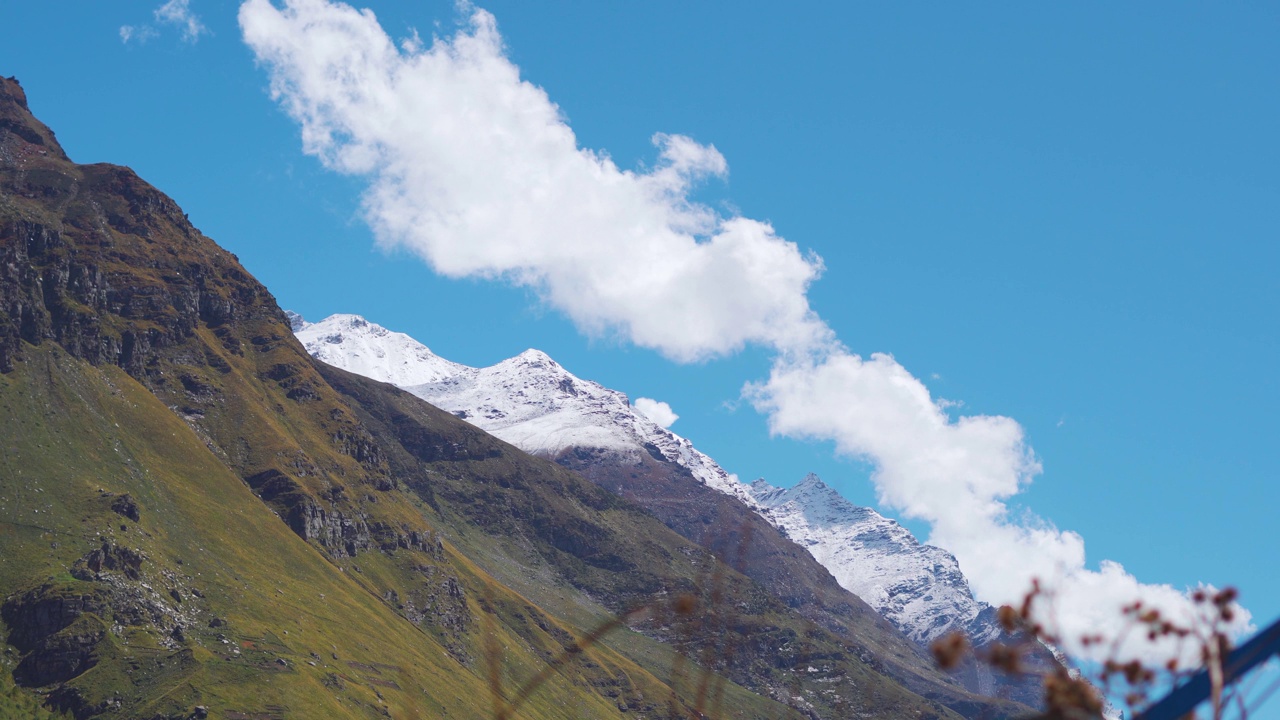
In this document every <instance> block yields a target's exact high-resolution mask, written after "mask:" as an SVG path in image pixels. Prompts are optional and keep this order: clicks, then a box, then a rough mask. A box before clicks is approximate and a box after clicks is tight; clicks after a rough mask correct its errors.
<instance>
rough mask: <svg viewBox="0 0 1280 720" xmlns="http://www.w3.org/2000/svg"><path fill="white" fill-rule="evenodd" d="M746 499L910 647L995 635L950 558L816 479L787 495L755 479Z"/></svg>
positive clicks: (986, 607)
mask: <svg viewBox="0 0 1280 720" xmlns="http://www.w3.org/2000/svg"><path fill="white" fill-rule="evenodd" d="M751 493H752V495H753V496H754V498H755V500H756V501H757V503H758V504H759V507H760V512H761V513H762V514H763V515H764V516H765V517H766V518H768V519H769V521H770V522H772V523H773V524H774V525H776V526H778V527H780V528H782V529H783V530H785V531H786V533H787V536H788V537H790V538H791V539H792V540H793V541H795V542H796V543H797V544H799V545H801V546H803V547H805V548H807V549H808V550H809V552H810V553H811V554H812V555H813V556H814V558H816V559H817V561H818V562H819V563H821V564H822V565H823V566H824V567H826V568H827V570H829V571H830V572H831V574H832V575H834V576H835V578H836V581H837V582H839V583H840V585H841V586H842V587H844V588H845V589H846V590H848V591H850V592H852V593H853V594H855V595H857V596H858V597H860V598H862V599H863V600H864V601H866V603H867V604H868V605H870V606H871V607H873V608H875V609H876V610H878V611H879V612H880V614H882V615H884V616H885V617H886V618H888V619H889V621H890V622H892V623H893V624H894V625H897V626H898V629H900V630H902V632H903V633H904V634H905V635H906V636H907V637H909V638H911V639H912V640H915V641H916V642H918V643H921V644H924V645H927V644H928V643H930V642H932V641H933V640H936V639H937V638H939V637H941V636H942V635H945V634H946V633H948V632H951V631H952V630H956V629H963V630H966V631H967V632H968V633H969V635H970V637H971V638H972V640H973V641H974V643H975V644H979V645H980V644H982V643H984V642H987V641H989V640H992V639H994V638H995V637H996V636H997V635H998V634H999V628H998V627H997V626H996V625H995V623H994V622H992V620H993V619H994V618H993V612H992V611H991V610H990V606H989V605H987V604H986V603H980V602H978V601H977V600H975V599H974V597H973V592H972V590H970V588H969V582H968V580H966V579H965V577H964V574H963V573H961V572H960V565H959V563H957V562H956V559H955V557H954V556H953V555H952V554H951V553H949V552H947V551H946V550H943V549H942V548H938V547H934V546H932V545H923V544H921V543H920V541H918V540H916V538H915V536H914V535H912V534H911V532H910V531H909V530H907V529H906V528H904V527H902V526H901V525H899V524H898V523H897V522H896V521H894V520H890V519H888V518H886V517H884V516H882V515H880V514H879V513H877V512H876V511H875V510H872V509H871V508H866V507H860V506H858V505H854V504H853V503H851V502H849V501H848V500H845V499H844V498H843V497H841V496H840V494H839V493H837V492H836V491H835V490H834V489H833V488H831V487H830V486H828V485H827V484H826V483H824V482H822V480H821V479H819V478H818V476H817V475H812V474H811V475H809V476H808V477H806V478H805V479H804V480H803V481H801V482H800V483H799V484H797V485H796V486H795V487H793V488H789V489H784V488H777V487H774V486H772V485H770V484H769V483H767V482H765V481H764V480H757V481H755V482H754V483H752V484H751Z"/></svg>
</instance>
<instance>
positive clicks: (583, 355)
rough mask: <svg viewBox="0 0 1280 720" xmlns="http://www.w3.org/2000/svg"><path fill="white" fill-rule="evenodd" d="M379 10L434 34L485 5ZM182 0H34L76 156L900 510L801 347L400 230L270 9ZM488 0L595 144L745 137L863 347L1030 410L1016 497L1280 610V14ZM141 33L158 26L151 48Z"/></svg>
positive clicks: (253, 260) (295, 288) (10, 15)
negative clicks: (598, 307) (648, 343)
mask: <svg viewBox="0 0 1280 720" xmlns="http://www.w3.org/2000/svg"><path fill="white" fill-rule="evenodd" d="M369 4H370V5H372V6H373V7H374V9H375V11H376V12H377V16H378V19H379V21H380V22H381V24H382V27H383V28H385V29H386V31H387V32H388V33H390V34H391V35H392V36H393V37H395V38H397V39H400V38H404V37H407V36H408V35H409V34H410V33H411V32H412V30H413V29H416V30H417V31H418V32H419V33H420V35H421V37H422V38H423V39H424V41H426V42H427V43H428V44H429V43H430V38H431V37H432V36H433V35H440V36H443V37H448V36H450V35H452V33H454V32H455V31H456V29H457V27H458V21H459V18H460V15H459V13H458V12H457V11H456V9H455V8H454V6H453V5H452V4H451V3H446V2H429V3H428V2H424V3H387V2H380V3H369ZM157 5H159V2H129V3H110V4H107V3H90V2H82V3H72V4H70V5H59V6H55V5H53V4H49V3H31V4H24V5H22V6H18V5H15V4H12V3H10V4H8V5H6V7H5V8H4V9H3V10H0V74H4V75H15V76H17V77H18V78H19V79H20V80H21V81H22V83H23V85H24V87H25V88H26V89H27V92H28V96H29V98H30V101H31V105H32V108H33V109H34V110H35V112H36V113H37V114H38V116H39V117H41V118H42V119H43V120H45V121H46V122H47V123H48V124H49V125H51V126H52V127H53V128H54V130H55V131H57V133H58V136H59V138H60V140H61V141H62V143H63V145H64V146H65V147H66V149H67V151H68V153H69V154H70V155H71V156H72V158H73V159H76V160H77V161H80V162H96V161H107V162H115V163H119V164H125V165H129V166H131V167H133V168H134V169H135V170H137V171H138V172H139V173H140V174H141V175H142V176H143V177H144V178H146V179H147V180H149V181H151V182H152V183H154V184H156V185H157V186H159V187H160V188H161V189H162V190H164V191H165V192H167V193H169V194H170V195H172V196H173V197H174V198H175V199H176V200H178V202H179V203H180V204H182V206H183V207H184V208H185V209H186V210H187V211H188V212H189V214H190V216H191V218H192V221H193V222H194V223H195V224H196V225H197V226H198V227H200V228H201V229H202V230H203V231H204V232H205V233H206V234H208V235H210V236H211V237H213V238H214V239H215V240H217V241H218V242H219V243H221V244H222V245H223V246H224V247H227V248H228V249H230V250H231V251H232V252H235V253H236V254H237V255H238V256H239V257H240V258H241V260H242V261H243V262H244V264H245V265H246V266H247V267H248V269H249V270H250V271H251V272H253V273H254V274H255V275H256V276H257V277H258V278H259V279H261V280H262V281H263V282H265V283H266V284H267V286H268V287H269V288H271V290H272V291H273V292H274V293H275V295H276V296H277V298H278V300H279V301H280V303H281V304H282V305H283V306H285V307H288V308H292V309H294V310H297V311H299V312H301V313H302V314H303V315H305V316H307V317H309V318H312V319H318V318H320V317H323V316H325V315H327V314H329V313H333V312H356V313H360V314H363V315H365V316H366V317H369V318H370V319H372V320H374V321H376V322H379V323H381V324H383V325H386V326H388V327H391V328H393V329H397V330H401V331H404V332H408V333H409V334H411V335H413V336H414V337H416V338H418V339H420V340H422V341H423V342H425V343H427V344H428V345H429V346H431V347H432V348H433V349H434V350H436V351H437V352H438V353H440V354H442V355H444V356H445V357H448V358H450V359H452V360H455V361H459V362H464V363H467V364H472V365H484V364H489V363H492V362H496V361H498V360H500V359H503V358H505V357H508V356H510V355H513V354H515V353H517V352H519V351H521V350H523V349H525V348H526V347H538V348H541V349H543V350H545V351H547V352H548V353H550V354H551V355H552V356H553V357H555V358H557V359H558V360H560V362H561V363H562V364H564V365H565V366H566V367H568V368H569V369H570V370H572V371H573V372H575V373H576V374H578V375H579V376H582V377H585V378H590V379H595V380H598V381H600V382H602V383H604V384H605V385H608V386H611V387H615V388H618V389H621V390H624V391H626V392H628V393H630V394H631V395H632V396H633V397H636V396H646V397H652V398H657V399H659V400H664V401H667V402H669V403H670V404H671V406H672V407H673V409H674V410H675V411H676V412H677V413H679V415H680V420H679V421H678V422H677V423H676V424H675V425H674V426H673V427H672V429H673V430H675V431H676V432H679V433H681V434H683V435H685V436H686V437H689V438H691V439H692V440H693V441H694V442H695V443H696V444H697V445H698V447H699V448H701V449H703V450H704V451H705V452H707V453H708V454H710V455H711V456H713V457H714V458H716V459H717V460H719V461H720V462H721V463H722V464H723V465H724V466H725V467H726V468H727V469H728V470H730V471H731V472H735V473H738V474H739V475H740V476H742V477H743V478H746V479H750V478H754V477H757V476H765V477H766V478H767V479H769V480H770V481H771V482H773V483H775V484H791V483H792V482H794V481H796V480H798V479H799V478H800V477H802V476H803V475H804V474H805V473H806V472H810V471H816V472H818V473H819V474H820V475H822V476H823V477H824V479H826V480H827V481H828V482H829V483H831V484H832V485H834V486H836V487H837V488H839V489H840V490H841V491H842V492H843V493H844V494H845V495H846V496H847V497H849V498H850V499H852V500H854V501H855V502H860V503H864V504H875V501H876V495H875V490H874V488H873V486H872V484H871V483H870V482H868V477H869V473H870V468H869V467H868V466H867V465H866V464H864V463H859V462H857V461H852V460H848V459H843V458H840V457H838V456H837V455H836V453H835V452H834V444H833V443H832V442H831V441H817V442H815V441H804V440H794V439H788V438H770V435H769V430H768V424H767V419H766V417H765V416H764V415H762V414H761V413H758V412H756V411H755V410H753V409H752V407H751V405H750V404H749V403H747V402H743V401H742V400H741V399H740V391H741V388H742V385H743V384H744V383H745V382H748V381H760V380H763V379H765V378H767V377H768V375H769V372H770V367H771V363H772V361H773V353H772V352H771V351H770V350H768V349H767V348H762V347H759V346H753V347H749V348H748V349H746V350H744V351H742V352H738V353H735V354H732V355H729V356H727V357H720V358H715V359H710V360H705V361H703V362H699V363H692V364H678V363H673V362H671V361H669V360H667V359H664V358H663V357H662V356H661V355H660V354H659V353H657V352H654V351H653V350H651V349H645V348H637V347H635V346H633V345H632V344H630V343H629V342H627V340H626V338H625V337H622V336H619V335H616V334H615V335H606V336H604V337H594V338H592V337H586V336H584V335H583V334H582V333H581V332H579V330H578V329H576V328H575V326H574V325H573V324H572V323H571V322H570V321H569V320H568V319H566V317H565V315H564V313H562V312H560V311H559V310H557V309H556V308H554V307H551V306H549V305H548V304H546V303H544V302H541V301H540V300H539V298H538V296H537V295H536V294H535V293H534V292H532V291H530V290H528V289H520V288H512V287H510V286H508V285H506V284H503V283H497V282H490V281H485V280H479V279H447V278H443V277H440V276H438V275H436V274H434V273H433V272H432V271H431V270H430V269H429V268H428V267H427V265H425V264H424V263H423V262H421V261H420V260H419V259H417V258H416V257H414V256H413V255H412V254H410V253H409V252H407V251H405V250H403V249H402V250H398V251H391V252H385V251H382V250H379V249H377V248H376V247H375V239H374V235H373V233H372V231H371V230H370V229H369V227H368V225H367V224H366V223H365V222H364V220H363V219H362V214H361V209H360V195H361V193H362V192H363V191H364V189H365V187H366V184H365V182H364V181H363V180H362V179H361V178H359V177H353V176H349V175H342V174H339V173H334V172H332V171H330V170H327V169H325V168H324V167H322V165H321V163H320V162H318V161H317V159H316V158H315V157H313V156H308V155H305V154H304V153H303V152H302V148H301V144H300V142H299V127H298V124H297V123H296V122H295V121H294V120H292V119H291V118H290V117H289V116H288V115H286V113H285V112H283V111H282V110H281V108H280V106H279V105H278V104H277V103H276V102H274V101H273V100H272V99H271V98H270V97H269V95H268V92H267V86H268V83H269V80H270V78H269V74H268V70H267V69H266V68H264V67H263V66H260V65H257V64H255V59H254V53H253V51H252V50H251V49H250V48H249V47H247V46H246V44H245V42H244V41H243V39H242V36H241V31H240V28H239V27H238V26H237V21H236V12H237V9H238V7H237V6H238V4H237V3H230V2H225V3H223V2H200V1H199V0H193V2H192V3H191V5H190V9H191V11H193V12H194V13H196V14H197V15H198V17H199V20H200V22H201V23H202V24H203V26H204V27H203V31H202V32H200V33H198V34H197V35H196V36H195V38H194V41H191V39H190V38H188V37H185V36H184V27H185V26H182V25H180V24H177V23H166V22H163V21H161V20H159V19H158V18H157V17H156V16H155V15H154V10H155V8H156V6H157ZM481 7H483V8H484V9H486V10H488V11H490V12H492V13H493V15H494V16H495V17H496V19H497V23H498V29H499V30H500V32H501V33H502V37H503V40H504V41H505V43H506V53H507V57H508V58H509V60H510V62H511V63H513V64H514V65H516V66H518V67H519V69H520V72H521V76H522V77H523V78H524V79H525V80H528V81H529V82H531V83H533V84H535V85H537V86H540V87H542V88H543V89H545V91H546V93H547V95H548V96H549V97H550V98H551V100H552V101H553V102H555V103H556V104H557V105H558V106H559V108H560V110H561V112H562V113H563V115H564V116H565V117H566V118H567V122H568V124H569V125H570V126H571V127H572V129H573V132H574V133H575V134H576V136H577V142H578V144H579V145H580V146H581V147H584V148H591V149H595V150H599V151H604V152H607V154H608V155H609V156H610V157H611V158H612V159H613V161H614V162H616V163H617V165H618V166H619V167H621V168H624V169H628V168H651V167H654V166H655V165H656V164H657V163H658V158H657V153H656V151H655V148H654V147H653V145H652V144H651V142H650V138H651V136H652V135H653V134H654V133H656V132H665V133H673V134H682V135H687V136H689V137H691V138H693V139H694V140H696V141H697V142H699V143H703V144H713V145H714V146H715V148H716V149H717V150H718V151H719V152H720V153H721V154H722V155H723V157H724V158H725V159H726V160H727V163H728V175H727V177H726V178H724V179H716V178H710V179H708V180H706V181H704V182H702V183H701V184H699V185H698V186H697V190H696V191H695V195H694V198H695V199H697V200H699V201H701V202H703V203H705V204H707V205H708V206H710V207H712V208H715V209H716V210H717V211H719V212H720V213H722V214H723V215H726V216H732V215H742V216H744V217H748V218H755V219H759V220H767V221H768V222H770V223H771V224H772V226H773V228H774V229H775V230H776V231H777V233H778V234H779V235H781V236H783V237H785V238H786V239H787V240H789V241H791V242H793V243H796V244H797V245H798V246H799V247H800V248H801V249H802V250H812V251H814V252H816V253H817V254H818V255H820V256H821V257H822V258H823V260H824V262H825V273H824V274H823V276H822V277H821V279H819V280H818V281H817V282H815V283H814V284H813V285H812V286H811V288H810V289H809V292H808V300H809V302H810V304H811V306H812V308H813V309H814V310H815V311H816V312H817V313H818V314H819V315H820V316H821V317H822V318H823V319H824V320H825V322H826V323H827V325H829V326H830V328H831V329H832V330H833V331H834V332H835V333H836V335H838V337H839V338H840V340H841V341H842V342H843V343H844V344H845V345H846V346H847V347H848V349H849V350H851V351H852V352H854V353H858V354H861V355H863V356H867V355H869V354H870V353H873V352H884V353H890V354H892V355H893V357H894V358H895V359H896V360H897V362H898V363H900V364H901V366H902V367H904V368H906V369H907V370H908V371H910V373H911V374H913V375H914V376H915V377H916V378H918V379H919V380H920V381H921V382H922V383H923V384H924V385H925V386H927V387H928V389H929V390H930V391H931V392H932V394H933V396H934V397H935V398H945V399H948V400H953V401H958V402H961V403H963V405H962V406H960V407H958V408H952V409H951V410H950V411H949V412H950V413H951V414H952V415H953V416H955V417H959V416H961V415H975V414H989V415H1000V416H1007V417H1009V418H1012V419H1014V420H1016V421H1017V423H1019V424H1020V425H1021V427H1022V429H1023V430H1024V431H1025V439H1026V443H1027V445H1029V446H1030V447H1032V448H1034V452H1035V455H1036V457H1037V458H1038V459H1039V461H1040V463H1041V465H1042V466H1043V472H1042V473H1040V474H1039V475H1037V476H1036V477H1035V478H1034V481H1033V482H1031V484H1030V485H1029V486H1028V487H1027V489H1026V490H1025V491H1023V492H1022V493H1020V494H1018V495H1015V496H1014V497H1013V498H1012V499H1010V501H1009V502H1010V504H1011V506H1012V508H1013V511H1014V513H1015V514H1016V513H1018V512H1021V511H1023V510H1027V511H1029V512H1033V513H1035V514H1036V515H1038V516H1039V517H1041V518H1043V519H1047V520H1049V521H1051V522H1052V523H1054V524H1055V525H1056V526H1057V527H1058V528H1061V529H1064V530H1073V531H1076V532H1078V533H1079V534H1080V535H1081V536H1082V537H1083V538H1084V540H1085V543H1086V546H1087V552H1088V557H1089V560H1090V566H1092V567H1096V563H1097V562H1098V561H1100V560H1102V559H1104V558H1106V559H1113V560H1116V561H1118V562H1121V563H1123V564H1124V566H1125V568H1126V569H1127V570H1128V571H1129V572H1131V573H1133V574H1134V575H1135V576H1137V578H1138V579H1140V580H1142V581H1143V582H1146V583H1170V584H1173V585H1174V586H1177V587H1183V586H1187V585H1192V584H1195V583H1196V582H1201V581H1204V582H1212V583H1215V584H1218V585H1223V584H1235V585H1237V586H1239V587H1240V588H1241V590H1242V591H1243V600H1244V603H1245V605H1246V606H1248V607H1249V608H1250V609H1251V610H1252V611H1253V613H1254V618H1255V622H1258V623H1267V622H1270V620H1271V619H1273V618H1275V617H1276V616H1277V615H1280V580H1277V579H1276V574H1275V573H1274V572H1273V571H1272V570H1271V568H1272V565H1273V563H1274V557H1275V555H1276V550H1277V548H1278V547H1280V543H1277V540H1276V537H1275V533H1274V530H1273V525H1272V522H1273V521H1272V517H1273V515H1274V512H1275V508H1276V498H1277V496H1278V495H1277V491H1276V489H1275V481H1276V479H1277V478H1278V477H1280V472H1278V470H1280V460H1277V456H1276V453H1275V452H1274V448H1275V444H1276V443H1275V438H1276V437H1277V436H1278V435H1280V421H1278V420H1277V415H1276V411H1275V408H1276V407H1277V405H1278V402H1277V401H1278V400H1280V383H1278V381H1277V379H1276V368H1277V367H1280V362H1278V361H1280V323H1278V322H1277V312H1276V310H1277V308H1280V283H1277V282H1276V280H1275V274H1276V271H1277V269H1280V250H1277V243H1276V239H1277V231H1278V230H1280V176H1278V172H1277V168H1280V139H1278V138H1277V133H1276V131H1275V129H1276V128H1277V127H1280V46H1277V45H1276V43H1275V42H1274V38H1275V37H1276V36H1277V31H1280V10H1277V9H1276V8H1275V7H1274V6H1263V5H1261V4H1254V5H1237V6H1233V7H1225V8H1224V7H1209V6H1205V5H1202V4H1201V5H1196V4H1181V5H1166V4H1162V5H1159V6H1156V5H1154V4H1137V3H1135V4H1129V5H1125V6H1115V5H1109V4H1103V3H1081V4H1073V5H1071V6H1066V7H1061V8H1050V7H1046V6H1044V5H1016V4H1012V3H1002V4H990V5H987V6H984V7H972V6H969V7H963V8H961V7H943V6H924V5H894V6H891V5H889V4H866V5H858V4H852V3H847V4H846V3H831V4H826V5H819V4H814V5H807V6H801V7H792V8H791V9H790V12H787V13H779V12H778V11H777V9H776V6H773V5H769V4H764V3H731V4H728V3H702V4H685V3H661V2H651V3H558V4H555V5H553V6H551V7H536V8H535V7H534V6H533V4H530V3H515V2H490V3H483V4H482V5H481ZM124 25H129V26H132V27H134V28H143V27H144V26H148V27H151V28H152V29H153V30H154V35H153V36H151V37H149V38H143V39H140V35H138V34H135V35H134V37H133V38H132V39H131V40H130V41H129V42H123V41H122V39H121V34H120V28H121V27H122V26H124ZM140 32H141V31H140ZM143 40H145V41H143ZM895 514H896V513H895ZM906 524H907V525H908V526H909V527H912V528H913V529H915V530H917V532H918V534H920V535H921V536H926V535H928V534H929V532H930V524H929V523H927V522H924V521H922V520H916V521H912V520H907V522H906Z"/></svg>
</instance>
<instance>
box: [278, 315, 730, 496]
mask: <svg viewBox="0 0 1280 720" xmlns="http://www.w3.org/2000/svg"><path fill="white" fill-rule="evenodd" d="M290 321H291V323H292V324H293V326H294V333H295V334H296V335H297V337H298V339H299V340H301V341H302V344H303V346H304V347H306V349H307V352H309V353H311V355H312V356H313V357H315V358H316V359H318V360H321V361H323V362H325V363H328V364H329V365H333V366H335V367H339V368H342V369H343V370H347V371H350V372H353V373H356V374H358V375H364V376H365V377H369V378H373V379H374V380H380V381H382V382H387V383H391V384H392V385H396V386H398V387H400V388H403V389H404V390H407V391H408V392H411V393H413V394H414V395H417V396H418V397H420V398H422V399H424V400H426V401H427V402H429V403H431V404H432V405H435V406H436V407H438V408H441V409H443V410H447V411H448V412H451V413H454V414H455V415H457V416H458V417H461V418H463V419H464V420H466V421H468V422H470V423H471V424H472V425H475V426H476V427H479V428H480V429H482V430H484V431H486V432H488V433H491V434H493V435H495V436H497V437H499V438H502V439H503V440H506V441H507V442H509V443H511V444H512V445H515V446H516V447H518V448H520V449H522V450H524V451H525V452H529V453H533V454H535V455H554V454H556V453H557V452H559V451H562V450H565V449H567V448H578V447H585V448H598V449H603V450H611V451H615V452H620V453H626V454H637V453H648V452H649V448H651V447H652V448H654V449H656V450H657V451H658V453H660V454H661V455H662V456H663V457H664V458H666V459H667V460H669V461H671V462H674V463H677V464H679V465H681V466H683V467H685V468H687V469H688V470H689V471H690V472H691V473H692V474H693V476H694V477H695V478H697V479H698V480H700V481H702V482H703V483H705V484H707V485H709V486H710V487H712V488H714V489H716V490H719V491H721V492H723V493H726V494H728V495H732V496H734V497H737V498H739V499H740V500H742V501H743V502H745V503H747V504H748V505H750V506H752V507H755V504H754V500H752V499H751V493H750V492H748V490H747V488H746V486H745V485H744V484H742V483H741V482H739V481H738V478H737V476H735V475H730V474H729V473H727V472H725V471H724V469H722V468H721V467H720V466H719V465H717V464H716V463H715V461H713V460H712V459H711V458H709V457H707V456H706V455H704V454H703V453H701V452H699V451H698V450H697V449H695V448H694V447H693V444H692V443H690V442H689V441H688V440H686V439H684V438H682V437H680V436H679V435H676V434H675V433H673V432H671V431H670V430H667V429H665V428H663V427H661V426H660V425H658V424H657V423H655V422H653V421H652V420H650V419H649V418H648V417H646V416H645V415H644V414H643V413H641V412H639V411H638V410H637V409H636V408H635V407H634V406H633V405H631V403H630V402H629V400H628V398H627V396H626V395H625V394H624V393H621V392H618V391H616V390H610V389H608V388H606V387H604V386H602V385H600V384H599V383H595V382H591V381H589V380H582V379H581V378H578V377H576V376H574V375H573V374H572V373H570V372H569V371H567V370H565V369H564V368H563V367H561V366H560V364H559V363H557V362H556V361H555V360H552V359H551V358H550V357H548V356H547V354H546V353H544V352H542V351H541V350H526V351H524V352H523V353H520V354H519V355H517V356H515V357H513V358H510V359H507V360H504V361H502V362H500V363H498V364H496V365H491V366H489V367H485V368H473V367H468V366H466V365H460V364H458V363H454V362H450V361H448V360H445V359H444V358H441V357H440V356H438V355H436V354H435V353H432V352H431V350H430V349H428V348H427V346H425V345H423V344H422V343H420V342H418V341H416V340H414V339H413V338H411V337H409V336H408V335H405V334H404V333H397V332H392V331H390V330H387V329H386V328H384V327H382V326H381V325H378V324H376V323H372V322H369V321H368V320H365V319H364V318H362V317H360V316H359V315H331V316H330V317H327V318H325V319H324V320H321V321H320V322H317V323H308V322H306V321H305V320H303V319H302V317H301V316H299V315H297V314H296V313H291V314H290Z"/></svg>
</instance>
